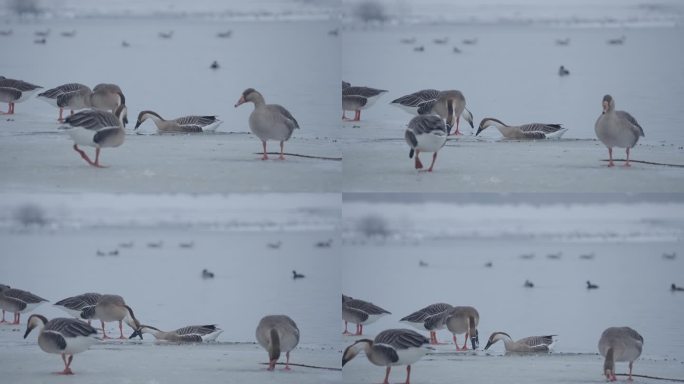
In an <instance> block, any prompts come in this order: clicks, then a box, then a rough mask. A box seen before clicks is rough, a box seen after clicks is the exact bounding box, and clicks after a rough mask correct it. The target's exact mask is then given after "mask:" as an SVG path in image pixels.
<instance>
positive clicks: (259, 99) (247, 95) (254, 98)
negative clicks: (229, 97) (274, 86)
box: [235, 88, 264, 108]
mask: <svg viewBox="0 0 684 384" xmlns="http://www.w3.org/2000/svg"><path fill="white" fill-rule="evenodd" d="M249 102H251V103H254V104H259V103H262V104H263V102H264V97H263V96H261V94H260V93H259V92H257V91H256V90H255V89H254V88H247V89H245V91H244V92H242V95H241V96H240V99H239V100H238V101H237V103H235V108H237V107H239V106H240V105H242V104H244V103H249Z"/></svg>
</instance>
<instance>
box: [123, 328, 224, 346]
mask: <svg viewBox="0 0 684 384" xmlns="http://www.w3.org/2000/svg"><path fill="white" fill-rule="evenodd" d="M222 332H223V330H222V329H220V328H218V327H217V326H216V324H209V325H188V326H187V327H183V328H178V329H176V330H174V331H169V332H164V331H162V330H160V329H158V328H155V327H153V326H151V325H141V326H140V328H138V329H137V330H135V331H134V332H133V333H132V334H131V336H130V337H129V339H132V338H134V337H136V336H140V337H141V338H142V334H143V333H149V334H151V335H152V336H154V338H155V339H157V340H161V341H168V342H171V343H201V342H205V341H215V340H216V338H217V337H218V335H220V334H221V333H222Z"/></svg>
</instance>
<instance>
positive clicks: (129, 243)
mask: <svg viewBox="0 0 684 384" xmlns="http://www.w3.org/2000/svg"><path fill="white" fill-rule="evenodd" d="M134 244H135V243H134V242H133V241H127V242H123V243H119V247H121V248H133V245H134Z"/></svg>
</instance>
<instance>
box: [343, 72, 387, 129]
mask: <svg viewBox="0 0 684 384" xmlns="http://www.w3.org/2000/svg"><path fill="white" fill-rule="evenodd" d="M386 92H387V91H386V90H384V89H376V88H370V87H361V86H354V87H352V86H351V84H349V83H347V82H345V81H343V82H342V120H347V121H359V120H361V110H362V109H366V108H369V107H370V106H372V105H373V104H375V102H376V101H377V100H378V99H379V98H380V96H382V94H383V93H386ZM347 111H354V118H353V119H348V118H347V116H345V113H346V112H347Z"/></svg>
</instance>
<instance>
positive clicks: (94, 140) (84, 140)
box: [61, 104, 127, 168]
mask: <svg viewBox="0 0 684 384" xmlns="http://www.w3.org/2000/svg"><path fill="white" fill-rule="evenodd" d="M126 114H127V110H126V105H125V104H122V105H120V106H119V107H118V108H117V110H116V111H115V113H114V114H112V113H110V112H106V111H98V110H86V111H81V112H78V113H76V114H74V115H71V116H69V117H67V118H66V119H65V120H64V122H65V125H64V126H62V127H61V128H62V129H64V130H66V131H67V133H68V134H69V136H71V139H72V140H73V141H74V146H73V148H74V151H76V152H78V154H79V155H81V157H82V158H83V160H85V161H86V162H87V163H88V164H90V165H92V166H94V167H98V168H104V166H103V165H101V164H100V149H101V148H115V147H118V146H120V145H121V144H123V142H124V139H125V137H126V131H125V130H124V127H123V121H124V119H125V118H126ZM79 145H85V146H89V147H95V161H94V162H93V161H92V160H90V158H89V157H88V155H87V154H86V153H85V152H84V151H83V150H81V149H80V148H78V146H79Z"/></svg>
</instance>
